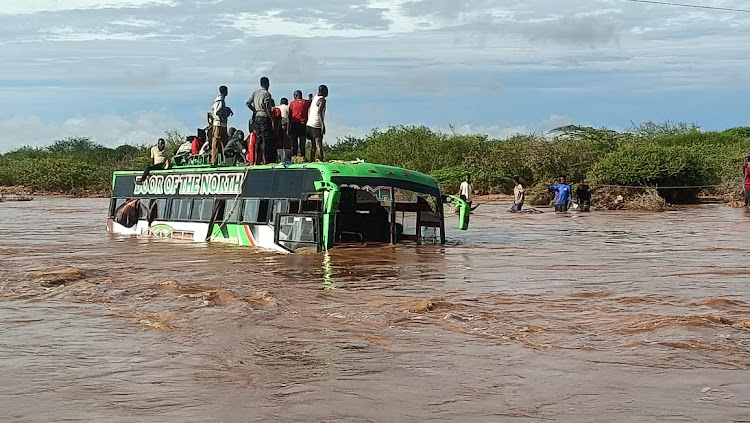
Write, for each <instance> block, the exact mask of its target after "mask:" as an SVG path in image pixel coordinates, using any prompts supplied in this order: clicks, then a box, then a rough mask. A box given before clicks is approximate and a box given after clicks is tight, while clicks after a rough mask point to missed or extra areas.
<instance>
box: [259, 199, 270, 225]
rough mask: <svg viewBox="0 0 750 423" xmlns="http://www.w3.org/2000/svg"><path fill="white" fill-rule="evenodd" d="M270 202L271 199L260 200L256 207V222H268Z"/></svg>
mask: <svg viewBox="0 0 750 423" xmlns="http://www.w3.org/2000/svg"><path fill="white" fill-rule="evenodd" d="M270 202H271V200H260V207H259V208H258V222H259V223H267V222H268V216H269V213H268V205H269V203H270Z"/></svg>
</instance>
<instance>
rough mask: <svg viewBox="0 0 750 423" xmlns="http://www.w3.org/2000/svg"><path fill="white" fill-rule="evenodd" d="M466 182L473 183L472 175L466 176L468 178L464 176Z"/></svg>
mask: <svg viewBox="0 0 750 423" xmlns="http://www.w3.org/2000/svg"><path fill="white" fill-rule="evenodd" d="M464 181H466V182H468V183H471V175H470V174H466V176H464Z"/></svg>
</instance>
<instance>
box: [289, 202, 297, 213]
mask: <svg viewBox="0 0 750 423" xmlns="http://www.w3.org/2000/svg"><path fill="white" fill-rule="evenodd" d="M297 213H299V200H289V214H297Z"/></svg>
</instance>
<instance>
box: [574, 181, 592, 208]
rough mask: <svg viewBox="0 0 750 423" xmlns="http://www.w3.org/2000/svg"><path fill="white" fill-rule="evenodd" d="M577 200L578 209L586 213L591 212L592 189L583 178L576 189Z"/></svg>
mask: <svg viewBox="0 0 750 423" xmlns="http://www.w3.org/2000/svg"><path fill="white" fill-rule="evenodd" d="M576 198H577V199H578V209H579V210H581V211H584V212H587V211H591V188H590V187H589V184H587V183H586V182H585V181H584V180H583V178H581V181H580V182H579V183H578V187H577V188H576Z"/></svg>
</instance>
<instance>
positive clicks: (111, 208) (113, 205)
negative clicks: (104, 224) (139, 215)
mask: <svg viewBox="0 0 750 423" xmlns="http://www.w3.org/2000/svg"><path fill="white" fill-rule="evenodd" d="M123 204H125V198H113V199H112V203H111V204H110V206H109V215H110V217H115V211H116V210H117V209H119V208H120V206H121V205H123Z"/></svg>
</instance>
